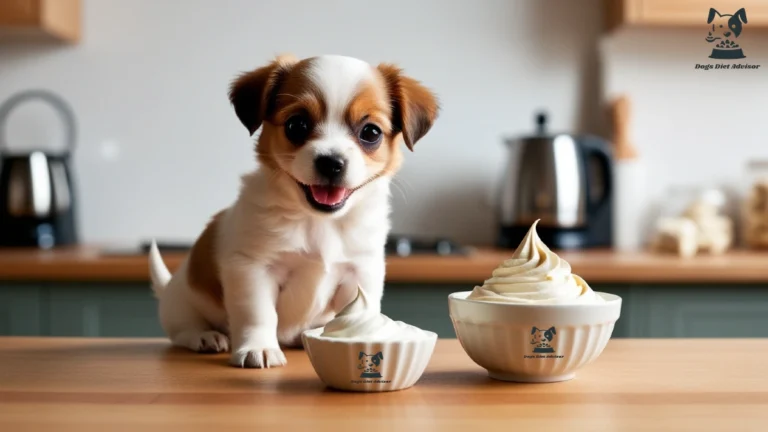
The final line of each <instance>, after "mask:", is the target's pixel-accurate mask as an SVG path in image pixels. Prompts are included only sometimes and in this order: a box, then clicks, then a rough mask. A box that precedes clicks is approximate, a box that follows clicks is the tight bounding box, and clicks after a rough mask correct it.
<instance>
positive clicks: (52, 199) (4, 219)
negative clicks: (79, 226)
mask: <svg viewBox="0 0 768 432" xmlns="http://www.w3.org/2000/svg"><path fill="white" fill-rule="evenodd" d="M35 99H38V100H42V101H44V102H46V103H47V104H49V105H51V106H52V107H53V108H54V109H55V111H56V112H57V113H58V114H59V115H60V116H61V118H62V120H63V122H64V125H65V126H66V135H65V136H66V148H65V150H64V151H63V152H61V153H58V154H55V153H53V152H50V151H43V150H34V151H27V152H25V153H15V152H13V151H11V150H10V147H9V146H8V143H7V139H6V125H7V120H8V117H9V115H10V113H11V112H12V111H13V109H14V108H16V107H18V106H19V105H20V104H22V103H23V102H27V101H30V100H35ZM75 141H76V127H75V116H74V114H73V112H72V110H71V108H70V107H69V105H68V104H67V103H66V102H65V101H64V100H62V99H61V98H60V97H59V96H57V95H55V94H54V93H51V92H49V91H46V90H27V91H23V92H20V93H17V94H15V95H13V96H12V97H11V98H10V99H8V100H7V101H6V102H5V103H3V104H2V105H1V106H0V246H32V247H39V248H43V249H47V248H51V247H54V246H58V245H70V244H74V243H76V242H77V230H76V223H75V193H74V188H73V182H74V181H73V178H72V173H71V170H70V155H71V153H72V149H73V147H74V145H75Z"/></svg>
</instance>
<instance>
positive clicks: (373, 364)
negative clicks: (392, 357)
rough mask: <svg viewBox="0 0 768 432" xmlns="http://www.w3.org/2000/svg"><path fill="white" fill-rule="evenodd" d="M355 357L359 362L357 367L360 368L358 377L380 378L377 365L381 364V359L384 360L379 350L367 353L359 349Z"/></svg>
mask: <svg viewBox="0 0 768 432" xmlns="http://www.w3.org/2000/svg"><path fill="white" fill-rule="evenodd" d="M357 358H358V359H360V364H359V365H357V368H358V369H362V372H361V373H360V378H381V372H379V366H381V361H382V360H384V355H383V354H381V352H377V353H376V354H373V355H369V354H366V353H364V352H362V351H360V354H359V355H358V356H357Z"/></svg>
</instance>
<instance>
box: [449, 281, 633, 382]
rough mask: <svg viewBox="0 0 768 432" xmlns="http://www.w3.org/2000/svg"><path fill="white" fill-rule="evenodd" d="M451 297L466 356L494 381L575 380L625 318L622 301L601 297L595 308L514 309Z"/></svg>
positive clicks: (520, 306)
mask: <svg viewBox="0 0 768 432" xmlns="http://www.w3.org/2000/svg"><path fill="white" fill-rule="evenodd" d="M470 293H471V291H463V292H456V293H453V294H451V295H449V296H448V306H449V309H450V315H451V321H453V328H454V330H455V331H456V336H457V337H458V339H459V342H460V343H461V346H462V348H463V349H464V351H466V353H467V355H469V357H470V358H471V359H472V360H473V361H474V362H475V363H477V364H478V365H480V366H481V367H483V368H485V369H486V370H487V371H488V375H489V376H490V377H491V378H495V379H498V380H504V381H517V382H555V381H565V380H569V379H572V378H574V376H575V375H576V371H577V370H578V369H580V368H582V367H583V366H585V365H587V364H589V363H591V362H593V361H594V360H595V359H596V358H598V357H599V356H600V354H601V353H602V352H603V349H605V347H606V345H607V344H608V341H609V340H610V338H611V334H612V333H613V327H614V324H615V323H616V321H617V320H618V319H619V316H620V314H621V297H619V296H617V295H613V294H608V293H597V294H598V295H599V296H601V297H602V298H603V299H604V300H605V302H604V303H595V304H570V305H567V304H513V303H497V302H487V301H479V300H469V299H467V296H469V294H470Z"/></svg>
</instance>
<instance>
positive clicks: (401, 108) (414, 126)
mask: <svg viewBox="0 0 768 432" xmlns="http://www.w3.org/2000/svg"><path fill="white" fill-rule="evenodd" d="M377 69H378V70H379V73H381V75H382V77H383V78H384V82H385V83H386V85H387V91H388V92H389V98H390V101H391V104H392V126H393V128H394V131H395V132H402V134H403V140H404V141H405V145H406V146H408V149H410V150H411V151H413V146H414V145H416V142H417V141H418V140H420V139H421V138H422V137H423V136H424V135H426V134H427V132H429V129H430V128H432V124H433V123H434V122H435V119H437V116H438V113H439V111H440V103H439V102H438V100H437V97H436V96H435V95H434V94H433V93H432V92H431V91H429V89H427V88H426V87H424V86H423V85H422V84H421V83H419V82H418V81H416V80H415V79H413V78H410V77H407V76H405V75H403V74H402V70H401V69H400V68H399V67H397V66H395V65H392V64H389V63H382V64H380V65H379V66H378V67H377Z"/></svg>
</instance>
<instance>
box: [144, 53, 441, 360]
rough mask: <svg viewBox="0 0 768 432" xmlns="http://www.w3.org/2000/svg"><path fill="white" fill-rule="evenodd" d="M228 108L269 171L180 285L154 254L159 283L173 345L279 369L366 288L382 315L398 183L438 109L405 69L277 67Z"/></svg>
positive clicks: (226, 216)
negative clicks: (405, 159) (288, 352)
mask: <svg viewBox="0 0 768 432" xmlns="http://www.w3.org/2000/svg"><path fill="white" fill-rule="evenodd" d="M229 99H230V101H231V103H232V105H233V107H234V111H235V113H236V115H237V117H238V118H239V120H240V121H241V122H242V123H243V125H244V126H245V127H246V128H247V130H248V132H249V133H250V134H251V135H252V134H254V133H255V132H256V131H257V130H258V129H259V128H261V134H260V135H259V137H258V139H257V142H256V156H257V159H258V162H259V168H258V169H257V170H256V171H255V172H253V173H250V174H247V175H245V176H244V177H243V179H242V187H241V190H240V193H239V196H238V198H237V200H236V201H235V202H234V203H233V204H232V205H231V206H230V207H228V208H226V209H224V210H222V211H220V212H219V213H217V214H216V215H214V216H213V217H212V219H211V221H210V223H209V224H208V225H207V227H206V228H205V230H204V231H203V232H202V234H201V235H200V236H199V238H198V239H197V241H196V242H195V244H194V247H193V248H192V250H191V251H190V254H189V255H188V256H187V258H186V259H185V260H184V261H183V263H182V264H181V266H180V267H179V268H178V270H177V271H176V273H175V274H174V275H173V276H171V275H170V273H169V271H168V269H167V268H166V266H165V264H164V263H163V261H162V258H161V257H160V254H159V252H158V250H157V247H156V246H155V245H154V244H153V247H152V249H151V251H150V275H151V279H152V285H153V289H154V291H155V292H156V296H157V297H158V299H159V315H160V321H161V323H162V326H163V329H164V330H165V332H166V333H167V335H168V336H169V338H170V339H171V341H172V342H173V344H175V345H178V346H182V347H186V348H189V349H191V350H193V351H214V352H221V351H227V350H230V351H231V355H230V362H231V364H232V365H235V366H238V367H248V368H251V367H255V368H262V367H273V366H281V365H284V364H285V363H286V359H285V356H284V355H283V352H282V350H281V346H297V345H298V346H300V344H301V341H300V335H301V332H302V331H304V330H306V329H309V328H314V327H319V326H323V325H325V324H326V323H327V322H328V321H329V320H330V319H331V318H333V316H334V315H335V313H336V312H338V311H339V310H341V309H342V308H343V307H344V306H345V305H346V304H348V303H349V302H350V301H352V300H353V298H354V296H355V294H356V292H357V287H358V285H359V286H360V287H361V288H362V289H363V290H365V292H366V294H367V296H368V298H369V300H370V301H371V305H372V307H373V308H374V309H376V312H378V311H379V310H380V300H381V296H382V293H383V286H384V246H385V242H386V237H387V234H388V232H389V229H390V222H389V213H390V204H389V196H390V189H389V187H390V180H391V178H392V176H393V175H394V174H395V172H397V170H398V168H399V167H400V164H401V161H402V152H401V144H402V142H404V143H405V145H406V146H407V147H408V148H409V149H410V150H413V147H414V145H415V144H416V142H417V141H419V140H420V139H421V138H422V137H423V136H424V135H425V134H426V133H427V132H428V131H429V130H430V128H431V127H432V124H433V123H434V121H435V119H436V118H437V115H438V111H439V106H438V101H437V98H436V96H435V95H433V93H432V92H431V91H430V90H428V89H427V88H426V87H424V86H423V85H422V84H420V83H419V82H418V81H416V80H414V79H412V78H409V77H407V76H405V75H404V74H403V73H402V72H401V70H400V69H399V68H397V67H395V66H393V65H390V64H381V65H378V66H376V67H374V66H371V65H369V64H368V63H365V62H363V61H361V60H357V59H354V58H349V57H342V56H321V57H313V58H308V59H304V60H301V61H299V60H298V59H296V58H294V57H292V56H279V57H277V58H276V59H275V60H274V61H272V62H271V63H270V64H268V65H266V66H264V67H261V68H258V69H256V70H253V71H251V72H248V73H244V74H242V75H241V76H239V77H238V78H237V79H236V80H235V81H234V82H233V84H232V85H231V88H230V92H229Z"/></svg>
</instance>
